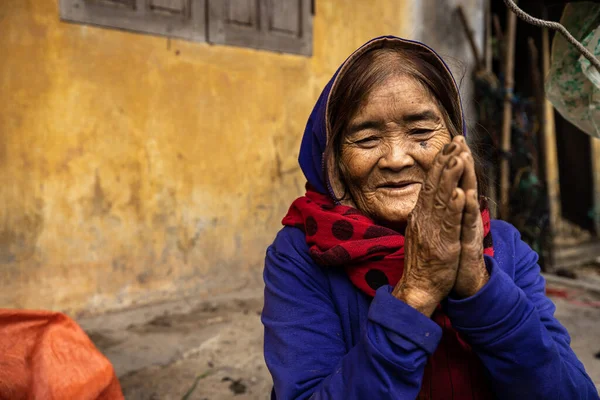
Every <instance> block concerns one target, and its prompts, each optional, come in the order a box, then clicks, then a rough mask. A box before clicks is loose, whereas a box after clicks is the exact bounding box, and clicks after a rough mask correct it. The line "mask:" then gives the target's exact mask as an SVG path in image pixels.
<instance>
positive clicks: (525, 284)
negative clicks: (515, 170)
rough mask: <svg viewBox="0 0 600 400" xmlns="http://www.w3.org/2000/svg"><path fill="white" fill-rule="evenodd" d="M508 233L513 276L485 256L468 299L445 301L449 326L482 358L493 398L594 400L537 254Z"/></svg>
mask: <svg viewBox="0 0 600 400" xmlns="http://www.w3.org/2000/svg"><path fill="white" fill-rule="evenodd" d="M511 231H512V233H513V237H512V239H513V240H514V258H513V259H514V263H515V264H516V265H515V266H514V270H515V278H514V280H513V279H512V278H511V277H510V276H509V275H508V274H507V273H506V272H504V271H503V270H502V269H501V268H500V266H499V265H498V263H497V262H496V261H495V260H494V259H493V258H491V257H487V256H486V260H485V261H486V266H487V268H488V271H489V272H490V280H489V281H488V283H487V284H486V286H484V287H483V288H482V289H481V290H480V291H479V292H478V293H477V294H476V295H475V296H473V297H470V298H467V299H463V300H453V299H449V300H448V315H449V316H450V319H451V321H452V324H453V326H454V327H455V328H456V329H457V330H459V331H460V332H461V333H463V334H464V335H465V336H466V338H467V340H468V341H469V343H470V344H471V345H472V346H473V349H474V350H475V352H476V353H477V354H478V355H479V357H480V359H481V360H482V361H483V363H484V365H485V366H486V368H487V370H488V372H489V375H490V379H491V381H492V385H493V388H494V392H495V393H496V396H497V397H498V398H499V399H517V398H518V399H544V400H550V399H598V392H597V391H596V389H595V387H594V384H593V383H592V381H591V380H590V378H589V377H588V375H587V374H586V372H585V369H584V367H583V365H582V364H581V362H580V361H579V360H578V359H577V357H576V355H575V353H573V351H572V350H571V347H570V342H571V339H570V337H569V334H568V333H567V330H566V329H565V328H564V327H563V326H562V325H561V324H560V323H559V322H558V321H557V320H556V318H554V311H555V309H556V307H555V306H554V304H553V303H552V301H550V299H548V298H547V297H546V295H545V288H544V285H545V282H544V279H543V277H542V276H541V274H540V268H539V266H538V264H537V260H538V256H537V254H536V253H535V252H534V251H533V250H531V249H530V248H529V246H528V245H527V244H525V243H524V242H523V241H521V239H520V235H519V233H518V232H517V231H516V229H514V228H512V229H511ZM508 258H510V257H508Z"/></svg>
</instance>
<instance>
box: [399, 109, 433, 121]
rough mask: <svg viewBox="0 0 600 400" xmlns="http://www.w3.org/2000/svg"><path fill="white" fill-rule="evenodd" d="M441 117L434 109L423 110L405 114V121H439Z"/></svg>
mask: <svg viewBox="0 0 600 400" xmlns="http://www.w3.org/2000/svg"><path fill="white" fill-rule="evenodd" d="M439 119H440V117H439V116H438V115H437V114H436V113H435V111H433V110H431V109H430V110H423V111H419V112H416V113H410V114H404V115H403V116H402V121H403V122H420V121H439Z"/></svg>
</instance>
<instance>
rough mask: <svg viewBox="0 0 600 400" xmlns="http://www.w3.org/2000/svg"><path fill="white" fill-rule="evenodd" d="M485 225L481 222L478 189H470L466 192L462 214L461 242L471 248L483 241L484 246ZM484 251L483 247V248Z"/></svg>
mask: <svg viewBox="0 0 600 400" xmlns="http://www.w3.org/2000/svg"><path fill="white" fill-rule="evenodd" d="M482 235H483V225H482V222H481V213H480V212H479V199H478V198H477V191H475V190H472V189H471V190H468V191H466V192H465V208H464V212H463V216H462V232H461V239H460V241H461V244H463V245H464V246H466V247H465V249H469V248H472V247H479V246H476V245H477V244H479V243H481V245H482V246H483V237H481V236H482ZM482 251H483V249H482Z"/></svg>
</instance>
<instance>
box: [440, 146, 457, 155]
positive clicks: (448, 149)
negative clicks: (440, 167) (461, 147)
mask: <svg viewBox="0 0 600 400" xmlns="http://www.w3.org/2000/svg"><path fill="white" fill-rule="evenodd" d="M454 149H456V144H455V143H450V144H447V145H445V146H444V151H443V153H444V155H445V156H447V155H448V154H450V153H452V152H453V151H454Z"/></svg>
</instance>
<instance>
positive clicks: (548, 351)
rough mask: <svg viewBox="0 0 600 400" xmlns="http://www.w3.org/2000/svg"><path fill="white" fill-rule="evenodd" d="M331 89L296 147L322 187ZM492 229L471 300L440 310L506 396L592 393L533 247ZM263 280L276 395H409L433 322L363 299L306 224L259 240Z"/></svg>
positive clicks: (512, 233)
mask: <svg viewBox="0 0 600 400" xmlns="http://www.w3.org/2000/svg"><path fill="white" fill-rule="evenodd" d="M330 88H331V82H330V83H329V84H328V85H327V86H326V88H325V90H324V92H323V94H322V95H321V97H320V99H319V101H318V102H317V105H316V106H315V110H314V111H313V113H312V114H311V117H310V119H309V122H308V125H307V128H306V131H305V135H304V138H303V142H302V148H301V152H300V165H301V166H302V169H303V171H304V173H305V175H306V177H307V179H308V181H309V182H310V183H311V184H312V185H313V187H315V188H317V189H318V190H320V191H321V192H324V193H325V192H326V191H327V189H328V188H327V186H328V185H327V182H326V179H325V178H324V177H323V176H322V175H323V174H322V171H320V170H319V168H321V167H320V166H321V165H322V160H321V157H322V154H323V150H324V145H325V139H324V136H322V135H324V134H325V133H324V122H323V121H324V108H325V103H326V99H327V96H328V94H329V90H330ZM315 158H317V159H316V160H315ZM491 229H492V236H493V240H494V249H495V255H494V257H493V258H491V257H487V256H486V257H485V262H486V266H487V268H488V271H489V273H490V280H489V282H488V283H487V284H486V285H485V286H484V287H483V288H482V289H481V290H480V291H479V292H478V293H477V294H476V295H475V296H473V297H471V298H467V299H463V300H454V299H447V300H446V301H445V303H444V307H445V311H446V313H447V314H448V316H449V317H450V319H451V321H452V325H453V327H454V328H455V329H457V330H458V331H460V332H461V333H462V334H463V335H464V337H465V338H466V340H467V341H468V342H469V343H470V344H471V346H472V348H473V350H474V351H475V352H476V354H477V355H478V356H479V358H480V359H481V361H482V362H483V364H484V365H485V367H486V369H487V372H488V373H489V379H490V384H491V386H492V389H493V391H494V393H495V394H496V396H497V397H498V398H499V399H511V400H513V399H544V400H550V399H568V400H571V399H598V398H599V397H598V393H597V391H596V389H595V387H594V384H593V383H592V382H591V380H590V378H589V377H588V376H587V374H586V372H585V369H584V367H583V365H582V364H581V362H580V361H579V360H578V359H577V357H576V356H575V354H574V353H573V351H572V350H571V348H570V338H569V335H568V333H567V331H566V330H565V328H564V327H562V326H561V325H560V323H559V322H558V321H557V320H556V319H555V318H554V316H553V314H554V310H555V307H554V305H553V303H552V302H551V301H550V300H549V299H548V298H547V297H546V296H545V293H544V279H543V278H542V277H541V275H540V268H539V266H538V264H537V260H538V256H537V254H536V253H535V252H534V251H533V250H531V249H530V248H529V247H528V246H527V244H525V243H524V242H523V241H521V239H520V235H519V233H518V232H517V230H516V229H515V228H514V227H512V226H511V225H509V224H507V223H505V222H502V221H492V227H491ZM264 281H265V304H264V309H263V314H262V322H263V324H264V326H265V343H264V347H265V360H266V363H267V366H268V368H269V371H270V372H271V375H272V376H273V381H274V389H273V398H277V399H281V400H287V399H308V398H311V399H340V400H351V399H360V400H364V399H415V398H416V396H417V394H418V393H419V389H420V385H421V380H422V376H423V371H424V368H425V364H426V362H427V357H428V356H429V355H431V354H432V353H433V352H434V350H435V349H436V347H437V346H438V343H439V342H440V339H441V335H442V331H441V328H440V327H439V326H438V325H437V324H436V323H434V322H433V321H432V320H431V319H429V318H427V317H425V316H424V315H423V314H421V313H419V312H418V311H416V310H415V309H413V308H412V307H410V306H408V305H407V304H406V303H404V302H402V301H400V300H398V299H396V298H395V297H393V296H392V295H391V290H392V287H391V286H383V287H381V288H379V290H378V291H377V294H376V295H375V297H374V298H370V297H368V296H367V295H366V294H364V293H363V292H361V291H360V290H358V289H357V288H356V287H355V286H353V284H352V283H351V282H350V280H349V278H348V277H347V275H346V273H345V271H344V270H343V269H336V268H330V269H327V268H323V267H319V266H318V265H316V264H315V262H314V261H313V260H312V259H311V257H310V255H309V253H308V246H307V244H306V241H305V237H304V234H303V232H302V231H300V230H299V229H296V228H292V227H285V228H283V229H282V230H281V231H280V232H279V234H278V235H277V237H276V239H275V242H274V243H273V244H272V245H271V246H270V247H269V248H268V250H267V256H266V261H265V270H264ZM434 390H435V388H434ZM448 398H451V396H450V395H449V396H448Z"/></svg>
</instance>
